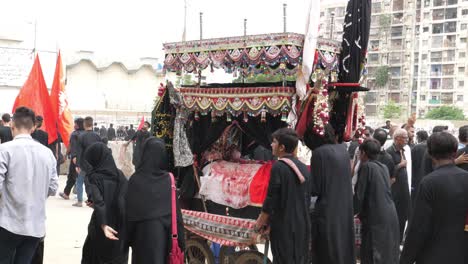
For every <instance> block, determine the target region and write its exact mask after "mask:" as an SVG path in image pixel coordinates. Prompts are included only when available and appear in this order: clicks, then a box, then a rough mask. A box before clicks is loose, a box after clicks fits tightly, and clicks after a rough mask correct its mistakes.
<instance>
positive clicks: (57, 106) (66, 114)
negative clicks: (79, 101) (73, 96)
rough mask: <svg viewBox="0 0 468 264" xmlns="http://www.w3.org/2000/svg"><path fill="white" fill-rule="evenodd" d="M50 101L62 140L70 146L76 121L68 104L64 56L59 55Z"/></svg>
mask: <svg viewBox="0 0 468 264" xmlns="http://www.w3.org/2000/svg"><path fill="white" fill-rule="evenodd" d="M50 102H51V105H52V111H53V113H54V117H55V118H56V120H57V128H58V132H59V133H60V135H61V136H62V141H63V143H64V144H65V146H66V147H67V148H68V144H69V143H70V135H71V133H72V132H73V129H74V121H73V117H72V114H71V111H70V108H69V106H68V97H67V93H66V90H65V76H64V74H63V67H62V56H61V55H60V51H59V54H58V56H57V64H56V65H55V74H54V82H53V84H52V90H51V92H50Z"/></svg>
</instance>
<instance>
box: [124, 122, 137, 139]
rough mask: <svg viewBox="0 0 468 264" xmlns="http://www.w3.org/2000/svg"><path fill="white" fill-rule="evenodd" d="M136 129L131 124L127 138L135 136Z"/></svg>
mask: <svg viewBox="0 0 468 264" xmlns="http://www.w3.org/2000/svg"><path fill="white" fill-rule="evenodd" d="M135 133H136V132H135V129H133V125H130V129H129V130H128V131H127V137H126V138H125V140H129V139H131V138H133V136H135Z"/></svg>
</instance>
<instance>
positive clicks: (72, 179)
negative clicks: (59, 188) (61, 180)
mask: <svg viewBox="0 0 468 264" xmlns="http://www.w3.org/2000/svg"><path fill="white" fill-rule="evenodd" d="M77 175H78V173H77V172H76V166H75V164H73V162H71V161H70V166H69V167H68V176H67V185H65V189H63V192H64V193H65V194H66V195H70V192H71V190H72V188H73V186H74V185H75V183H76V177H77Z"/></svg>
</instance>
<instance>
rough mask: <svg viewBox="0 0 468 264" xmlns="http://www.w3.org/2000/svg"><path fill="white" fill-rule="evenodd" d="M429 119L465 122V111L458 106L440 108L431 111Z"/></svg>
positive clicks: (428, 115)
mask: <svg viewBox="0 0 468 264" xmlns="http://www.w3.org/2000/svg"><path fill="white" fill-rule="evenodd" d="M426 118H428V119H437V120H464V119H465V115H464V114H463V110H462V109H460V108H458V107H456V106H447V105H444V106H440V107H437V108H434V109H432V110H430V111H429V112H428V113H427V114H426Z"/></svg>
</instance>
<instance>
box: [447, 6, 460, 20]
mask: <svg viewBox="0 0 468 264" xmlns="http://www.w3.org/2000/svg"><path fill="white" fill-rule="evenodd" d="M455 18H457V8H447V9H445V19H455Z"/></svg>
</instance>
